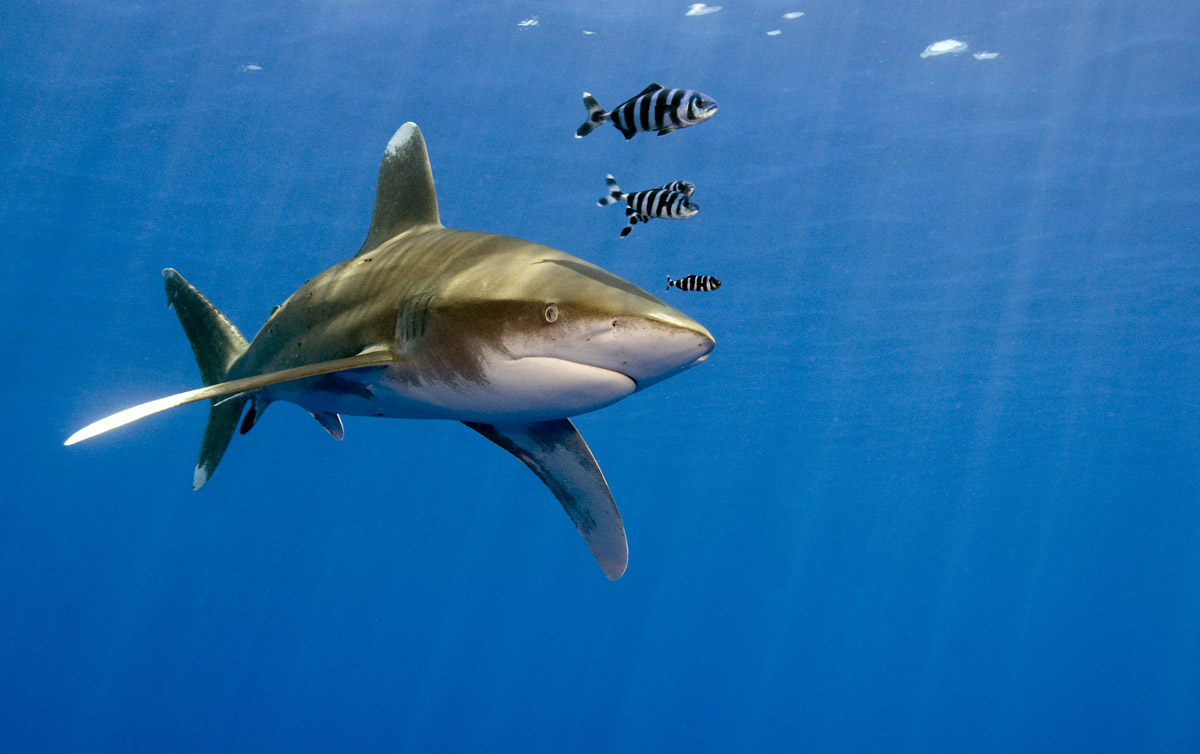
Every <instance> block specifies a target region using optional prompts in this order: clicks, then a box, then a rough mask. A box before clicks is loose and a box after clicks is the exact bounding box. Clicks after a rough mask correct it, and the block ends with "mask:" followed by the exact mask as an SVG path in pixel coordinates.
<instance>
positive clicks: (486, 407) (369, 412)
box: [273, 356, 637, 423]
mask: <svg viewBox="0 0 1200 754" xmlns="http://www.w3.org/2000/svg"><path fill="white" fill-rule="evenodd" d="M339 377H340V378H341V380H345V381H347V382H351V383H353V384H350V385H347V384H345V383H340V385H341V386H340V387H337V386H336V385H325V386H323V387H324V388H326V389H317V390H308V391H304V392H300V391H296V392H294V393H293V392H287V391H279V392H278V393H275V394H274V395H273V397H275V398H278V399H281V400H287V401H291V402H293V403H297V404H299V405H301V406H303V407H304V408H305V409H307V410H309V411H311V412H313V413H321V412H324V413H335V414H344V415H347V416H379V417H389V418H395V419H453V420H457V421H475V422H486V423H503V422H533V421H547V420H550V419H561V418H563V417H567V416H576V415H578V414H584V413H587V412H589V411H595V410H596V409H599V408H603V407H605V406H608V405H610V404H612V403H614V402H616V401H618V400H620V399H622V398H624V397H626V396H627V395H629V394H630V393H632V392H633V391H634V390H635V389H636V388H637V383H636V382H635V381H634V380H633V379H631V378H630V377H628V376H626V375H624V374H622V373H621V372H616V371H613V370H611V369H604V368H601V367H595V366H590V365H587V364H580V363H577V362H573V361H567V360H564V359H556V358H549V357H541V356H531V357H525V358H518V359H496V360H489V361H488V362H487V363H486V364H485V365H484V370H483V377H482V379H479V380H466V379H462V378H458V379H437V378H429V377H428V376H414V375H413V374H412V373H411V372H408V371H407V370H404V369H401V368H399V367H396V368H391V367H389V368H384V369H373V370H362V371H360V372H357V373H355V372H348V373H343V374H341V375H339ZM273 392H274V391H273Z"/></svg>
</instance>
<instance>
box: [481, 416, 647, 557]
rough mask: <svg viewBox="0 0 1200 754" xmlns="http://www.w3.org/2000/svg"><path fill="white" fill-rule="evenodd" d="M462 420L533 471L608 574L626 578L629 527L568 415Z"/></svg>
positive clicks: (594, 460) (590, 452)
mask: <svg viewBox="0 0 1200 754" xmlns="http://www.w3.org/2000/svg"><path fill="white" fill-rule="evenodd" d="M463 423H464V424H466V425H467V426H468V427H470V428H471V429H473V430H475V431H476V432H478V433H479V434H481V435H483V436H484V437H486V438H487V439H489V440H491V441H492V442H494V443H496V444H497V445H499V446H500V447H502V448H504V449H505V450H507V451H508V452H509V453H512V454H513V455H514V456H516V457H517V458H518V459H520V461H521V462H522V463H524V464H525V465H526V466H528V467H529V468H530V469H532V470H533V473H535V474H537V475H538V477H539V478H540V479H541V480H542V481H543V482H545V484H546V486H547V487H549V488H550V491H551V492H553V493H554V496H555V497H557V498H558V502H560V503H562V507H563V508H564V509H565V510H566V511H567V515H569V516H570V517H571V520H572V521H574V522H575V527H576V528H577V529H579V533H580V534H581V535H583V541H584V542H586V543H587V546H588V549H589V550H591V552H592V556H593V557H595V558H596V562H597V563H599V564H600V568H601V569H602V570H603V571H604V575H605V576H607V577H608V578H609V579H611V580H613V581H616V580H617V579H619V578H621V575H622V574H624V573H625V566H626V565H627V564H628V562H629V547H628V545H627V544H626V541H625V526H624V525H623V524H622V523H621V514H620V513H619V512H618V511H617V504H616V503H615V502H614V501H613V497H612V493H611V492H610V491H609V489H608V483H607V482H606V481H604V474H603V473H601V471H600V467H599V466H597V465H596V459H595V458H594V457H593V456H592V451H591V450H589V449H588V446H587V443H586V442H584V441H583V437H581V436H580V435H579V432H578V431H577V430H576V429H575V425H573V424H571V421H570V420H569V419H555V420H553V421H547V422H536V423H533V424H505V425H493V424H477V423H475V422H463Z"/></svg>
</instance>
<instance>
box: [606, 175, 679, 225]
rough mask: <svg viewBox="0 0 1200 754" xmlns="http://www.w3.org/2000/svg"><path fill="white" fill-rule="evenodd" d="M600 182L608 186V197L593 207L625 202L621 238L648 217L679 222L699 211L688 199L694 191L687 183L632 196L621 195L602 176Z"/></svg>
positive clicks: (613, 181) (610, 179) (614, 184)
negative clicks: (626, 221)
mask: <svg viewBox="0 0 1200 754" xmlns="http://www.w3.org/2000/svg"><path fill="white" fill-rule="evenodd" d="M604 182H605V183H606V184H608V193H607V194H605V195H604V196H602V197H600V200H599V201H598V202H596V203H597V204H599V205H600V206H601V207H603V206H605V205H607V204H616V203H617V202H619V201H621V200H624V201H625V205H626V206H625V214H626V216H628V217H629V224H628V225H626V226H625V227H624V228H622V229H621V238H624V237H625V236H627V235H629V232H630V231H631V230H633V226H635V225H637V224H638V223H644V222H649V220H650V218H652V217H669V218H674V219H682V218H685V217H692V216H694V215H695V214H696V213H697V212H699V211H700V208H699V207H697V206H696V205H695V204H692V201H691V199H689V198H688V197H690V196H691V195H692V192H693V191H695V190H696V187H695V185H693V184H692V183H690V182H688V181H674V182H672V183H668V184H667V185H666V186H662V187H660V188H653V189H646V190H645V191H635V192H634V193H632V194H623V193H621V187H620V186H618V185H617V180H616V179H615V178H613V177H612V176H611V175H607V176H605V177H604Z"/></svg>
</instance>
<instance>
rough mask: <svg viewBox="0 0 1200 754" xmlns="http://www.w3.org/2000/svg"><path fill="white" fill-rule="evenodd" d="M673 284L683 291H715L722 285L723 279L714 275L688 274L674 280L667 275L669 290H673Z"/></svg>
mask: <svg viewBox="0 0 1200 754" xmlns="http://www.w3.org/2000/svg"><path fill="white" fill-rule="evenodd" d="M672 286H674V287H676V288H678V289H679V290H681V291H715V290H716V289H718V288H720V287H721V281H720V280H717V279H716V278H715V277H713V276H712V275H688V276H687V277H682V278H679V279H678V280H672V279H671V276H670V275H667V290H668V291H669V290H671V287H672Z"/></svg>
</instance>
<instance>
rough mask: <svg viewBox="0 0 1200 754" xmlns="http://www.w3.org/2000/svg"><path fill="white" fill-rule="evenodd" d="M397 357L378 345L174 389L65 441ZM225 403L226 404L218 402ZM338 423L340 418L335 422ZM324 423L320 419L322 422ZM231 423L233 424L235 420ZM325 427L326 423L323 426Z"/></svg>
mask: <svg viewBox="0 0 1200 754" xmlns="http://www.w3.org/2000/svg"><path fill="white" fill-rule="evenodd" d="M396 361H397V358H396V356H395V354H393V353H392V352H391V351H390V350H387V349H378V350H374V349H373V350H369V351H365V352H363V353H360V354H358V355H357V356H349V357H347V358H344V359H333V360H332V361H322V362H318V363H316V364H305V365H304V366H299V367H292V368H291V369H282V370H280V371H278V372H269V373H267V374H259V375H255V376H254V377H244V378H242V379H239V380H230V381H229V382H221V383H218V384H216V385H210V386H208V387H202V388H199V389H197V390H188V391H187V392H185V393H176V394H175V395H168V396H167V397H166V398H159V399H157V400H153V401H149V402H147V403H143V404H141V405H138V406H134V407H133V408H127V409H125V410H124V411H119V412H117V413H115V414H113V415H112V416H108V417H105V418H104V419H101V420H100V421H98V422H93V423H91V424H89V425H87V426H86V427H84V428H83V429H81V430H79V431H78V432H76V433H75V434H73V435H71V436H70V437H68V438H67V441H66V443H64V444H65V445H74V444H75V443H77V442H82V441H83V440H87V439H89V438H92V437H95V436H96V435H99V434H103V433H105V432H108V431H109V430H111V429H116V428H117V427H123V426H125V425H126V424H129V423H131V422H135V421H137V420H138V419H144V418H145V417H147V416H150V415H151V414H157V413H158V412H159V411H166V410H167V409H169V408H175V407H176V406H183V405H185V404H188V403H195V402H196V401H203V400H208V399H211V398H222V397H224V396H227V395H237V394H238V393H253V392H254V391H256V390H261V389H263V388H264V387H267V386H268V385H275V384H278V383H280V382H289V381H291V380H300V379H304V378H305V377H316V376H317V375H321V374H330V373H331V372H344V371H346V370H349V369H362V368H364V367H377V366H386V365H388V364H394V363H396ZM222 405H228V404H222ZM238 410H239V411H240V410H241V404H240V402H238ZM339 423H340V422H339ZM322 424H324V422H322ZM231 426H236V421H235V422H234V423H233V425H231ZM326 428H327V429H328V427H326Z"/></svg>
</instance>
